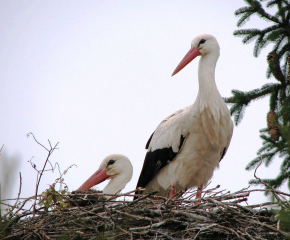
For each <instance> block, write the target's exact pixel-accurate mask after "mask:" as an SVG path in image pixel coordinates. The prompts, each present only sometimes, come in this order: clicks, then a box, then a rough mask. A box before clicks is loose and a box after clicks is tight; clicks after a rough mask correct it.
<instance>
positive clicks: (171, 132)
mask: <svg viewBox="0 0 290 240" xmlns="http://www.w3.org/2000/svg"><path fill="white" fill-rule="evenodd" d="M219 49H220V48H219V44H218V42H217V40H216V39H215V37H214V36H212V35H210V34H201V35H199V36H197V37H195V38H194V39H193V41H192V42H191V49H190V50H189V52H188V53H187V54H186V55H185V57H184V58H183V59H182V61H181V62H180V63H179V65H178V66H177V67H176V69H175V70H174V72H173V74H172V76H173V75H175V74H176V73H178V72H179V71H180V70H181V69H183V68H184V67H185V66H186V65H187V64H188V63H190V62H191V61H192V60H193V59H194V58H196V57H197V56H200V60H199V67H198V82H199V91H198V94H197V97H196V100H195V102H194V103H193V104H192V105H190V106H188V107H185V108H183V109H181V110H178V111H177V112H175V113H173V114H172V115H170V116H169V117H167V118H165V119H164V120H163V121H162V122H161V123H160V124H159V125H158V127H157V128H156V130H155V131H154V132H153V134H152V135H151V137H150V138H149V140H148V142H147V144H146V149H148V151H147V154H146V157H145V160H144V164H143V168H142V171H141V174H140V177H139V181H138V183H137V188H139V187H142V188H146V190H145V191H146V192H151V191H154V190H159V193H158V194H159V195H161V196H164V197H168V196H169V197H172V196H173V195H174V192H175V191H177V192H179V191H181V190H187V189H189V188H192V187H198V190H199V191H198V192H199V194H197V198H200V197H201V193H200V192H201V190H202V187H203V186H204V185H206V184H207V182H208V181H209V179H210V178H211V177H212V175H213V171H214V169H215V168H217V167H218V166H219V162H220V160H221V159H222V158H223V157H224V155H225V153H226V151H227V149H228V147H229V144H230V141H231V137H232V133H233V122H232V120H231V116H230V112H229V110H228V108H227V106H226V104H225V102H224V100H223V98H222V97H221V95H220V93H219V91H218V89H217V86H216V83H215V67H216V63H217V60H218V58H219V54H220V53H219ZM135 198H138V195H135Z"/></svg>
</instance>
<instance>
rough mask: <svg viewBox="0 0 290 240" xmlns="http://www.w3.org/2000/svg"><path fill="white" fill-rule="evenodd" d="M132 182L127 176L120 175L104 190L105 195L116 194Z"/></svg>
mask: <svg viewBox="0 0 290 240" xmlns="http://www.w3.org/2000/svg"><path fill="white" fill-rule="evenodd" d="M129 181H130V179H128V177H127V176H126V175H125V174H118V175H116V176H115V177H114V178H113V179H111V180H110V182H109V183H108V184H107V186H106V187H105V188H104V190H103V193H104V194H115V193H117V192H118V191H120V190H122V189H123V188H124V187H125V186H126V184H127V183H128V182H129Z"/></svg>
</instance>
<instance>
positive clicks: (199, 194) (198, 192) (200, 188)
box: [194, 185, 202, 205]
mask: <svg viewBox="0 0 290 240" xmlns="http://www.w3.org/2000/svg"><path fill="white" fill-rule="evenodd" d="M201 191H202V185H201V186H200V187H198V188H197V194H196V197H195V199H198V198H201ZM198 204H200V202H195V203H194V205H198Z"/></svg>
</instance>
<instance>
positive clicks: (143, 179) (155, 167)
mask: <svg viewBox="0 0 290 240" xmlns="http://www.w3.org/2000/svg"><path fill="white" fill-rule="evenodd" d="M153 135H154V133H153V134H152V135H151V137H150V138H149V140H148V142H147V144H146V148H148V147H149V144H150V141H151V139H152V137H153ZM184 140H185V137H184V136H183V135H181V136H180V144H179V148H178V152H174V151H173V150H172V147H170V148H163V149H156V150H154V151H153V152H151V151H148V152H147V154H146V156H145V160H144V164H143V168H142V171H141V174H140V177H139V180H138V183H137V186H136V188H139V187H142V188H145V187H146V186H147V184H148V183H149V182H150V181H151V180H152V179H153V178H154V177H155V175H156V174H157V172H158V171H160V169H162V168H163V167H165V166H166V165H167V164H168V163H169V162H171V161H172V160H173V159H174V158H175V157H176V155H177V154H178V153H179V151H180V149H181V147H182V145H183V142H184ZM136 198H138V196H136V195H135V197H134V199H136Z"/></svg>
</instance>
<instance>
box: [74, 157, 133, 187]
mask: <svg viewBox="0 0 290 240" xmlns="http://www.w3.org/2000/svg"><path fill="white" fill-rule="evenodd" d="M132 175H133V166H132V164H131V162H130V160H129V159H128V158H127V157H126V156H124V155H122V154H110V155H109V156H107V157H106V158H105V159H104V160H103V161H102V162H101V164H100V167H99V169H98V170H97V171H96V172H95V173H94V174H93V175H92V176H91V177H90V178H89V179H88V180H87V181H85V182H84V183H83V184H82V185H81V186H80V187H79V188H78V189H77V190H78V191H83V190H87V189H90V188H91V187H93V186H95V185H97V184H99V183H101V182H103V181H105V180H106V179H113V178H115V177H117V176H121V177H122V180H123V181H124V182H126V183H127V182H129V181H130V180H131V178H132ZM126 183H125V184H126Z"/></svg>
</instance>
